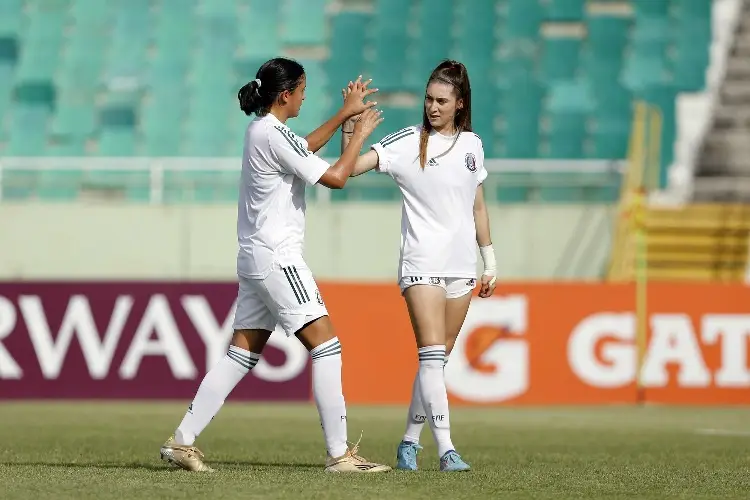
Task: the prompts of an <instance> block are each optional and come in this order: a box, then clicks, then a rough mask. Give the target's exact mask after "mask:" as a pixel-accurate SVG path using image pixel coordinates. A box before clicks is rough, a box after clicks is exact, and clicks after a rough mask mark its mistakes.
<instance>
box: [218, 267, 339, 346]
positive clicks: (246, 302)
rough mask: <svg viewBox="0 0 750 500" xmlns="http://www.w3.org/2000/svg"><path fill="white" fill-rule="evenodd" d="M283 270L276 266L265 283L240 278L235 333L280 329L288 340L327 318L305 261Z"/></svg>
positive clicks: (263, 280) (262, 280)
mask: <svg viewBox="0 0 750 500" xmlns="http://www.w3.org/2000/svg"><path fill="white" fill-rule="evenodd" d="M297 262H298V264H294V265H286V266H281V265H280V264H276V263H274V265H273V268H272V270H271V273H270V274H269V275H268V276H266V277H265V278H263V279H252V278H246V277H243V276H239V292H238V294H237V310H236V311H235V314H234V324H233V328H234V329H235V330H255V329H259V330H270V331H273V330H274V329H275V328H276V326H277V325H279V326H281V328H282V329H283V330H284V332H286V334H287V336H291V335H294V334H296V333H297V332H298V331H299V330H300V329H302V327H303V326H305V325H306V324H307V323H310V322H312V321H314V320H316V319H318V318H321V317H323V316H328V311H327V310H326V307H325V304H324V303H323V297H322V296H321V295H320V291H318V285H317V284H316V283H315V279H314V278H313V275H312V272H311V271H310V269H309V268H308V267H307V265H306V264H305V262H304V260H297Z"/></svg>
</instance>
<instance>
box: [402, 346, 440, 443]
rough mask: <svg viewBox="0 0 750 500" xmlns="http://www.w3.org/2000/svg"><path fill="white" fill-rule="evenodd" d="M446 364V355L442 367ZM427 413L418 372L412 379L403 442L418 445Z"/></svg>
mask: <svg viewBox="0 0 750 500" xmlns="http://www.w3.org/2000/svg"><path fill="white" fill-rule="evenodd" d="M447 364H448V355H447V354H446V355H445V361H444V362H443V366H445V365H447ZM426 419H427V413H426V412H425V410H424V405H423V404H422V388H421V387H420V385H419V371H417V374H416V375H415V377H414V385H413V386H412V389H411V403H410V404H409V415H408V416H407V417H406V432H405V433H404V438H403V440H404V441H407V442H410V443H417V444H419V436H421V435H422V429H423V428H424V423H425V420H426Z"/></svg>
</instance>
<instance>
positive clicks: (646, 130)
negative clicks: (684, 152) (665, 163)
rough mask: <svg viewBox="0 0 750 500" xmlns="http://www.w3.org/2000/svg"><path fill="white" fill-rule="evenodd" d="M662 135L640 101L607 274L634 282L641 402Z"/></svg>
mask: <svg viewBox="0 0 750 500" xmlns="http://www.w3.org/2000/svg"><path fill="white" fill-rule="evenodd" d="M661 132H662V113H661V110H660V109H659V108H658V107H656V106H654V105H651V104H649V103H646V102H644V101H639V102H637V103H636V105H635V116H634V118H633V124H632V128H631V137H630V144H629V148H628V149H629V150H628V162H627V169H626V171H625V175H624V178H623V183H622V186H621V192H620V203H619V218H618V221H617V227H616V231H615V240H614V241H613V247H612V259H611V261H610V268H609V273H608V274H609V279H610V280H618V281H634V282H635V316H636V348H637V357H636V385H637V388H638V400H639V401H642V399H643V384H642V379H641V371H642V370H641V367H642V366H643V359H644V357H645V354H646V347H647V344H648V279H649V277H648V231H647V221H646V211H647V208H648V196H649V194H650V193H651V192H652V191H653V190H654V189H657V188H658V187H659V174H660V171H661Z"/></svg>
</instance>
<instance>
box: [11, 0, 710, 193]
mask: <svg viewBox="0 0 750 500" xmlns="http://www.w3.org/2000/svg"><path fill="white" fill-rule="evenodd" d="M332 4H333V2H331V1H329V0H280V1H271V0H107V1H103V0H2V1H0V116H2V117H3V121H2V123H1V124H0V125H1V126H0V155H1V156H32V155H44V156H125V157H128V156H150V157H160V156H192V157H221V156H233V157H236V156H238V155H239V154H240V152H241V141H242V126H243V125H244V124H245V123H246V120H247V117H245V116H244V115H243V114H242V113H241V112H240V111H239V109H238V107H237V104H236V92H237V89H238V88H239V86H241V85H242V84H244V83H245V82H246V81H248V80H249V79H252V78H254V71H255V70H256V69H257V67H258V66H259V65H260V64H261V63H262V62H263V61H264V60H266V59H267V58H270V57H273V56H276V55H279V54H288V55H291V56H293V57H297V55H298V54H299V55H300V56H299V57H298V59H300V60H301V61H302V62H303V64H304V65H305V67H306V69H307V73H308V96H307V100H306V102H305V106H304V107H303V114H302V116H301V117H300V118H298V119H296V120H294V121H291V122H290V125H291V126H292V127H293V128H295V129H296V130H297V131H298V132H300V133H306V132H309V131H311V130H312V129H313V128H314V127H315V125H316V124H319V123H321V122H322V121H323V120H324V119H325V118H326V117H327V115H329V114H330V113H332V112H333V110H334V109H335V108H336V107H337V106H338V105H339V104H340V97H339V93H338V92H339V89H340V88H341V87H342V86H343V85H344V84H345V82H346V81H348V80H349V79H352V78H353V77H355V76H356V75H358V74H364V75H366V76H371V77H373V78H375V79H376V80H377V83H376V84H377V86H378V87H379V88H380V89H381V96H380V97H379V98H378V100H380V101H382V104H383V107H384V110H385V111H386V116H387V121H386V124H384V125H383V129H382V131H378V133H377V135H383V134H385V133H388V132H391V131H393V129H397V128H399V127H401V126H405V125H408V124H411V123H415V122H418V121H419V120H420V115H421V111H420V106H421V95H422V92H423V89H424V83H425V79H426V77H427V76H428V74H429V71H430V69H431V68H432V67H434V65H435V64H436V63H437V62H438V61H439V60H440V59H442V58H445V57H455V58H458V59H460V60H462V61H463V62H464V63H465V64H466V65H467V67H468V69H469V72H470V75H471V78H472V88H473V96H472V97H473V101H474V106H475V109H474V128H475V131H476V132H477V133H478V134H479V135H480V136H481V137H482V138H483V141H484V147H485V154H486V156H487V157H488V158H513V159H535V158H546V159H607V160H609V159H622V158H624V157H625V156H626V151H627V147H628V137H629V131H630V126H631V117H632V108H631V104H632V102H633V100H634V99H644V100H647V101H649V102H652V103H654V104H656V105H658V106H659V108H660V109H661V110H662V112H663V116H664V126H663V131H662V140H663V143H664V144H665V147H663V148H662V150H661V151H662V158H661V163H662V165H668V164H669V163H670V162H671V161H672V148H671V144H672V143H673V142H674V137H675V129H676V127H675V96H676V94H677V93H678V92H681V91H694V90H699V89H701V88H703V86H704V84H705V81H704V79H705V70H706V67H707V64H708V57H709V56H708V54H709V51H708V48H709V44H710V40H711V22H710V19H711V9H710V2H709V1H708V0H621V1H613V0H598V1H591V0H588V1H587V0H546V1H541V0H539V1H537V0H415V1H405V0H370V1H369V2H368V1H360V2H348V1H346V0H342V1H339V2H336V3H335V6H337V7H338V8H337V9H333V8H331V7H332ZM350 5H351V7H350ZM394 95H402V96H403V95H405V96H407V98H406V99H400V100H399V99H394V100H389V96H391V97H392V96H394ZM373 139H377V138H376V137H373ZM337 147H338V137H336V138H334V140H332V141H331V143H330V144H329V147H328V148H327V149H326V150H324V151H323V152H322V154H324V155H326V154H330V155H333V154H335V152H336V148H337ZM594 184H596V183H594ZM611 187H612V186H609V187H608V189H609V188H611ZM390 189H392V187H391V188H390ZM519 189H520V188H519ZM610 191H611V192H613V193H616V192H617V189H616V186H614V189H609V191H607V192H610ZM501 192H502V193H504V194H502V195H498V196H499V197H500V198H499V199H500V200H502V201H514V200H523V199H527V198H525V194H524V192H523V191H518V190H513V188H504V189H503V190H501ZM357 193H358V191H355V190H352V191H348V190H345V192H344V193H343V194H340V193H339V194H337V196H344V197H347V196H350V195H351V196H353V197H355V198H356V197H358V196H359V195H358V194H357ZM370 193H374V194H372V196H371V197H372V198H374V199H391V198H392V196H393V192H392V191H387V192H385V194H383V193H382V192H381V188H380V187H373V190H371V191H370ZM7 195H8V194H7V193H6V197H7ZM555 196H557V195H555ZM602 196H604V197H605V198H606V196H605V195H596V196H595V198H601V197H602ZM365 198H367V196H365Z"/></svg>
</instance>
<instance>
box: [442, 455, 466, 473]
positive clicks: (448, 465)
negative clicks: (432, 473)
mask: <svg viewBox="0 0 750 500" xmlns="http://www.w3.org/2000/svg"><path fill="white" fill-rule="evenodd" d="M440 470H441V471H442V472H463V471H467V470H471V467H470V466H469V464H467V463H466V462H464V461H463V459H462V458H461V455H459V454H458V453H456V450H450V451H447V452H445V455H443V458H441V459H440Z"/></svg>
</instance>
